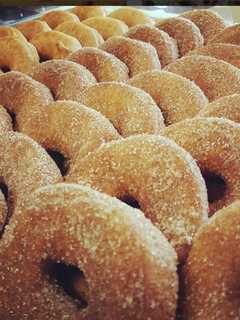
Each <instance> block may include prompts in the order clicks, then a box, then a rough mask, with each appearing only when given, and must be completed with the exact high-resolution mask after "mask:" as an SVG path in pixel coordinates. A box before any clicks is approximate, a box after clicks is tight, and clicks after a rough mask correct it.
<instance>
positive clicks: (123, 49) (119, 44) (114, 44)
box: [101, 36, 161, 77]
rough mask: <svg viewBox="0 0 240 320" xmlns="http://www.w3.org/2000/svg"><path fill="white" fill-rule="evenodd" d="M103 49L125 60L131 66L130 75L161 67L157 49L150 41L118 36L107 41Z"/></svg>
mask: <svg viewBox="0 0 240 320" xmlns="http://www.w3.org/2000/svg"><path fill="white" fill-rule="evenodd" d="M101 49H103V50H105V51H107V52H108V53H111V54H113V55H114V56H116V57H117V58H118V59H120V60H121V61H122V62H124V63H125V64H126V65H127V66H128V68H129V73H130V77H133V76H135V75H136V74H139V73H141V72H144V71H149V70H153V69H161V64H160V61H159V59H158V55H157V51H156V49H155V48H154V47H153V46H152V45H151V44H149V43H145V42H142V41H138V40H134V39H130V38H125V37H120V36H118V37H112V38H110V39H108V40H107V41H105V43H104V44H103V45H102V46H101Z"/></svg>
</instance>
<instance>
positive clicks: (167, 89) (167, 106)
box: [128, 70, 208, 125]
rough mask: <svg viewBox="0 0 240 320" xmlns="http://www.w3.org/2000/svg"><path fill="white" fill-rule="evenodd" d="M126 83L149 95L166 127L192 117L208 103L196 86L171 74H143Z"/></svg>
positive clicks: (163, 72)
mask: <svg viewBox="0 0 240 320" xmlns="http://www.w3.org/2000/svg"><path fill="white" fill-rule="evenodd" d="M128 83H129V84H131V85H132V86H135V87H137V88H140V89H142V90H144V91H146V92H147V93H148V94H150V96H151V97H152V98H153V100H154V101H155V102H156V103H157V105H158V107H159V108H160V110H161V111H162V113H163V117H164V121H165V124H166V125H169V124H172V123H174V122H178V121H181V120H183V119H186V118H192V117H194V116H195V115H197V114H198V113H199V111H200V110H202V109H203V108H205V107H206V105H207V103H208V100H207V98H206V97H205V95H204V94H203V92H202V91H201V89H200V88H199V87H198V86H196V85H195V84H194V83H193V82H191V81H189V80H188V79H186V78H183V77H181V76H179V75H176V74H174V73H171V72H166V71H157V70H155V71H149V72H144V73H142V74H139V75H137V76H135V77H133V78H132V79H130V80H129V82H128Z"/></svg>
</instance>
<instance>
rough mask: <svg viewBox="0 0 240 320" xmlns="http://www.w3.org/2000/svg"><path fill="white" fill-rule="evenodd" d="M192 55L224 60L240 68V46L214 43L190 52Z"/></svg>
mask: <svg viewBox="0 0 240 320" xmlns="http://www.w3.org/2000/svg"><path fill="white" fill-rule="evenodd" d="M189 54H190V55H192V54H197V55H202V56H209V57H214V58H216V59H220V60H224V61H226V62H228V63H230V64H232V65H234V66H235V67H237V68H240V59H239V57H240V46H237V45H234V44H228V43H213V44H209V45H207V46H204V47H202V48H198V49H195V50H193V51H190V52H189Z"/></svg>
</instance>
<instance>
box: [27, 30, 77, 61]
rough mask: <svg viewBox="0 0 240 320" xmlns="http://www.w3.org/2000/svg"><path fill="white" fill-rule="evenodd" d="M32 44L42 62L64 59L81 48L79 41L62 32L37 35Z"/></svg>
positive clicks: (47, 32)
mask: <svg viewBox="0 0 240 320" xmlns="http://www.w3.org/2000/svg"><path fill="white" fill-rule="evenodd" d="M31 43H32V44H33V45H34V46H35V47H36V49H37V51H38V53H39V56H40V57H41V59H42V60H50V59H64V58H66V57H67V56H68V55H69V54H70V53H72V52H75V51H77V50H78V49H80V48H81V44H80V43H79V41H78V40H77V39H76V38H74V37H71V36H69V35H67V34H65V33H63V32H60V31H46V32H40V33H37V34H36V35H35V36H34V37H33V38H32V39H31Z"/></svg>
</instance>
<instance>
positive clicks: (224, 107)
mask: <svg viewBox="0 0 240 320" xmlns="http://www.w3.org/2000/svg"><path fill="white" fill-rule="evenodd" d="M198 116H200V117H218V118H226V119H229V120H232V121H235V122H238V123H240V94H232V95H231V96H225V97H222V98H220V99H217V100H215V101H213V102H211V103H209V104H208V105H207V107H206V108H205V109H203V110H202V111H200V112H199V114H198Z"/></svg>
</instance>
